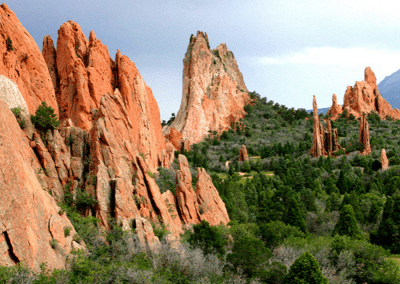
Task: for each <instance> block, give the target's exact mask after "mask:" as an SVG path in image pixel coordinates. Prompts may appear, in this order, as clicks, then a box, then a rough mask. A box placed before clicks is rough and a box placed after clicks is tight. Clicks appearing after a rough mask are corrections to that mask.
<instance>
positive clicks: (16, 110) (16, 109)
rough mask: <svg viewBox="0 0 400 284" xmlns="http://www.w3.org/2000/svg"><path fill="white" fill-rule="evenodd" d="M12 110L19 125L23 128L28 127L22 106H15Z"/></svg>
mask: <svg viewBox="0 0 400 284" xmlns="http://www.w3.org/2000/svg"><path fill="white" fill-rule="evenodd" d="M11 111H12V113H13V114H14V116H15V118H16V119H17V121H18V124H19V126H20V127H21V128H25V127H26V120H25V118H24V117H23V116H22V108H21V107H14V108H12V109H11Z"/></svg>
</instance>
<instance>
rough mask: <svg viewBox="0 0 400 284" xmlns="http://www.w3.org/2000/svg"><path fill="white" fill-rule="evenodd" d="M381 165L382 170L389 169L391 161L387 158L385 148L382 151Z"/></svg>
mask: <svg viewBox="0 0 400 284" xmlns="http://www.w3.org/2000/svg"><path fill="white" fill-rule="evenodd" d="M381 165H382V170H387V169H389V160H388V158H387V156H386V150H385V148H383V149H382V151H381Z"/></svg>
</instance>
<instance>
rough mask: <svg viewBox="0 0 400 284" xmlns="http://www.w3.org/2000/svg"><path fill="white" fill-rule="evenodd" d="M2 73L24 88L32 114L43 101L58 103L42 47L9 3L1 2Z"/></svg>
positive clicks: (55, 104)
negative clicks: (41, 50)
mask: <svg viewBox="0 0 400 284" xmlns="http://www.w3.org/2000/svg"><path fill="white" fill-rule="evenodd" d="M0 34H1V35H2V37H1V39H0V51H1V54H3V60H1V61H0V74H2V75H4V76H6V77H7V78H9V79H11V80H13V81H14V82H15V83H16V84H17V86H18V88H19V91H20V92H21V94H22V96H23V98H24V99H25V102H26V104H27V107H28V109H29V113H30V114H34V113H35V111H36V109H37V108H38V106H39V105H40V104H41V103H42V101H46V102H47V105H49V106H51V107H53V108H54V110H55V113H56V114H58V105H57V100H56V97H55V93H54V88H53V84H52V81H51V78H50V75H49V71H48V69H47V65H46V62H45V61H44V59H43V56H42V53H41V52H40V49H39V47H38V46H37V44H36V43H35V41H34V40H33V38H32V37H31V35H30V34H29V33H28V31H27V30H26V29H25V28H24V27H23V26H22V24H21V23H20V21H19V20H18V18H17V17H16V15H15V14H14V12H13V11H11V10H10V9H9V8H8V6H7V5H6V4H2V5H1V6H0Z"/></svg>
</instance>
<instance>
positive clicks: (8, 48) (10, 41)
mask: <svg viewBox="0 0 400 284" xmlns="http://www.w3.org/2000/svg"><path fill="white" fill-rule="evenodd" d="M6 44H7V51H12V50H14V47H13V46H12V40H11V38H7V40H6Z"/></svg>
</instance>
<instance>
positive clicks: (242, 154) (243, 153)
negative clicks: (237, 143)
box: [239, 145, 249, 162]
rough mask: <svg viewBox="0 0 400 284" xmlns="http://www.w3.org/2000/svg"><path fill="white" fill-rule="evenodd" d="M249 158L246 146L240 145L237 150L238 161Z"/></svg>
mask: <svg viewBox="0 0 400 284" xmlns="http://www.w3.org/2000/svg"><path fill="white" fill-rule="evenodd" d="M248 160H249V155H248V154H247V148H246V146H245V145H242V147H241V148H240V150H239V161H240V162H244V161H248Z"/></svg>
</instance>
